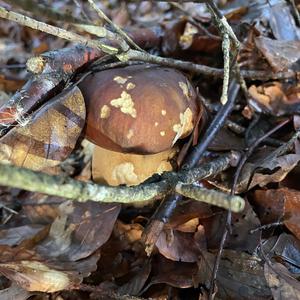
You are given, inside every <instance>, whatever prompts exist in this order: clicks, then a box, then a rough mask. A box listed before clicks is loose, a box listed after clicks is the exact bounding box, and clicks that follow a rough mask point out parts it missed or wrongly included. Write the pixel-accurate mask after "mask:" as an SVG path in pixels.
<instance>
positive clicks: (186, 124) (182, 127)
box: [172, 108, 193, 145]
mask: <svg viewBox="0 0 300 300" xmlns="http://www.w3.org/2000/svg"><path fill="white" fill-rule="evenodd" d="M179 119H180V124H174V125H173V131H175V132H176V133H177V134H176V136H175V137H174V139H173V142H172V145H174V144H175V143H176V141H177V140H178V139H180V138H183V137H185V136H187V135H188V134H189V133H190V132H191V131H192V130H193V113H192V111H191V109H190V108H187V109H186V110H185V112H184V113H180V115H179Z"/></svg>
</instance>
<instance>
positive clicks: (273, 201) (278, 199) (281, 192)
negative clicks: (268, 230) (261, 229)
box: [254, 188, 300, 239]
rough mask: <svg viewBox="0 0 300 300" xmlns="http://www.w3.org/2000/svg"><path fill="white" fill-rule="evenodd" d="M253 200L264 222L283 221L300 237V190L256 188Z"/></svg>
mask: <svg viewBox="0 0 300 300" xmlns="http://www.w3.org/2000/svg"><path fill="white" fill-rule="evenodd" d="M254 201H255V204H256V207H257V208H258V210H259V212H260V215H261V219H262V220H263V222H264V223H266V224H268V223H272V222H278V221H283V222H284V225H285V226H286V227H287V228H288V229H289V230H290V231H291V232H292V233H293V234H294V235H295V236H296V237H297V238H298V239H300V191H296V190H292V189H287V188H282V189H278V190H272V189H269V190H266V191H262V190H257V191H255V193H254Z"/></svg>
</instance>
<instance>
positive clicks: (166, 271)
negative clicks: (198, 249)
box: [141, 256, 198, 294]
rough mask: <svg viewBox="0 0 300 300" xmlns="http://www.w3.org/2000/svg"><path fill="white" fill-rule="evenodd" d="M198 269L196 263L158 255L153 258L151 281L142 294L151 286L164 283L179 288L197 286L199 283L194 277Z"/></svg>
mask: <svg viewBox="0 0 300 300" xmlns="http://www.w3.org/2000/svg"><path fill="white" fill-rule="evenodd" d="M197 271H198V268H197V265H196V264H195V263H183V262H175V261H171V260H168V259H166V258H163V257H162V256H157V257H155V258H153V262H152V276H151V278H150V281H149V283H148V284H147V285H146V286H145V288H144V289H143V291H142V292H141V294H143V293H144V292H145V291H147V290H148V289H149V288H150V287H151V286H153V285H158V284H162V283H164V284H167V285H169V286H172V287H179V288H189V287H193V286H196V285H197V283H196V282H195V281H194V278H196V275H197Z"/></svg>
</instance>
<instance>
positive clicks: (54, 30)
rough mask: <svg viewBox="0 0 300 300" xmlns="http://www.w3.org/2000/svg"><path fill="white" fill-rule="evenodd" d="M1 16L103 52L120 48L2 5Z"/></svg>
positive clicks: (112, 51) (114, 52) (116, 50)
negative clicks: (37, 19) (7, 8)
mask: <svg viewBox="0 0 300 300" xmlns="http://www.w3.org/2000/svg"><path fill="white" fill-rule="evenodd" d="M0 18H4V19H7V20H10V21H14V22H16V23H18V24H20V25H23V26H27V27H30V28H32V29H36V30H40V31H43V32H46V33H49V34H52V35H55V36H58V37H60V38H62V39H65V40H68V41H72V42H78V43H81V44H84V45H85V46H89V47H92V48H98V49H101V50H102V51H103V52H105V53H107V54H117V53H118V52H119V50H118V49H117V48H114V47H112V46H108V45H105V44H103V43H101V42H100V41H97V40H90V39H87V38H85V37H82V36H80V35H79V34H76V33H73V32H69V31H67V30H64V29H61V28H59V27H56V26H52V25H48V24H46V23H43V22H39V21H36V20H34V19H32V18H29V17H26V16H23V15H21V14H18V13H15V12H13V11H8V10H6V9H5V8H4V7H2V6H0Z"/></svg>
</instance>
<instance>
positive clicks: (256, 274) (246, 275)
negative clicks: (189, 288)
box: [198, 250, 271, 300]
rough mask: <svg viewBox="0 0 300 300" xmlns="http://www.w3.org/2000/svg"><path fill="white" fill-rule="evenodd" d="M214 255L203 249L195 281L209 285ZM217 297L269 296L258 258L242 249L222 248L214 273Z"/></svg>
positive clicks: (262, 297)
mask: <svg viewBox="0 0 300 300" xmlns="http://www.w3.org/2000/svg"><path fill="white" fill-rule="evenodd" d="M214 262H215V255H214V254H212V253H209V252H205V251H203V256H202V258H201V260H200V262H199V271H198V280H199V282H200V283H202V284H205V285H206V287H209V284H210V278H211V276H210V274H211V272H212V269H213V265H214ZM217 288H218V292H217V297H218V299H243V300H244V299H245V300H246V299H247V300H248V299H249V300H250V299H270V296H271V291H270V289H269V288H268V285H267V282H266V280H265V278H264V273H263V263H262V261H261V260H260V259H259V257H257V256H255V255H253V256H251V255H249V254H247V253H245V252H239V251H232V250H224V251H223V254H222V259H221V262H220V267H219V271H218V273H217Z"/></svg>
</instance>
